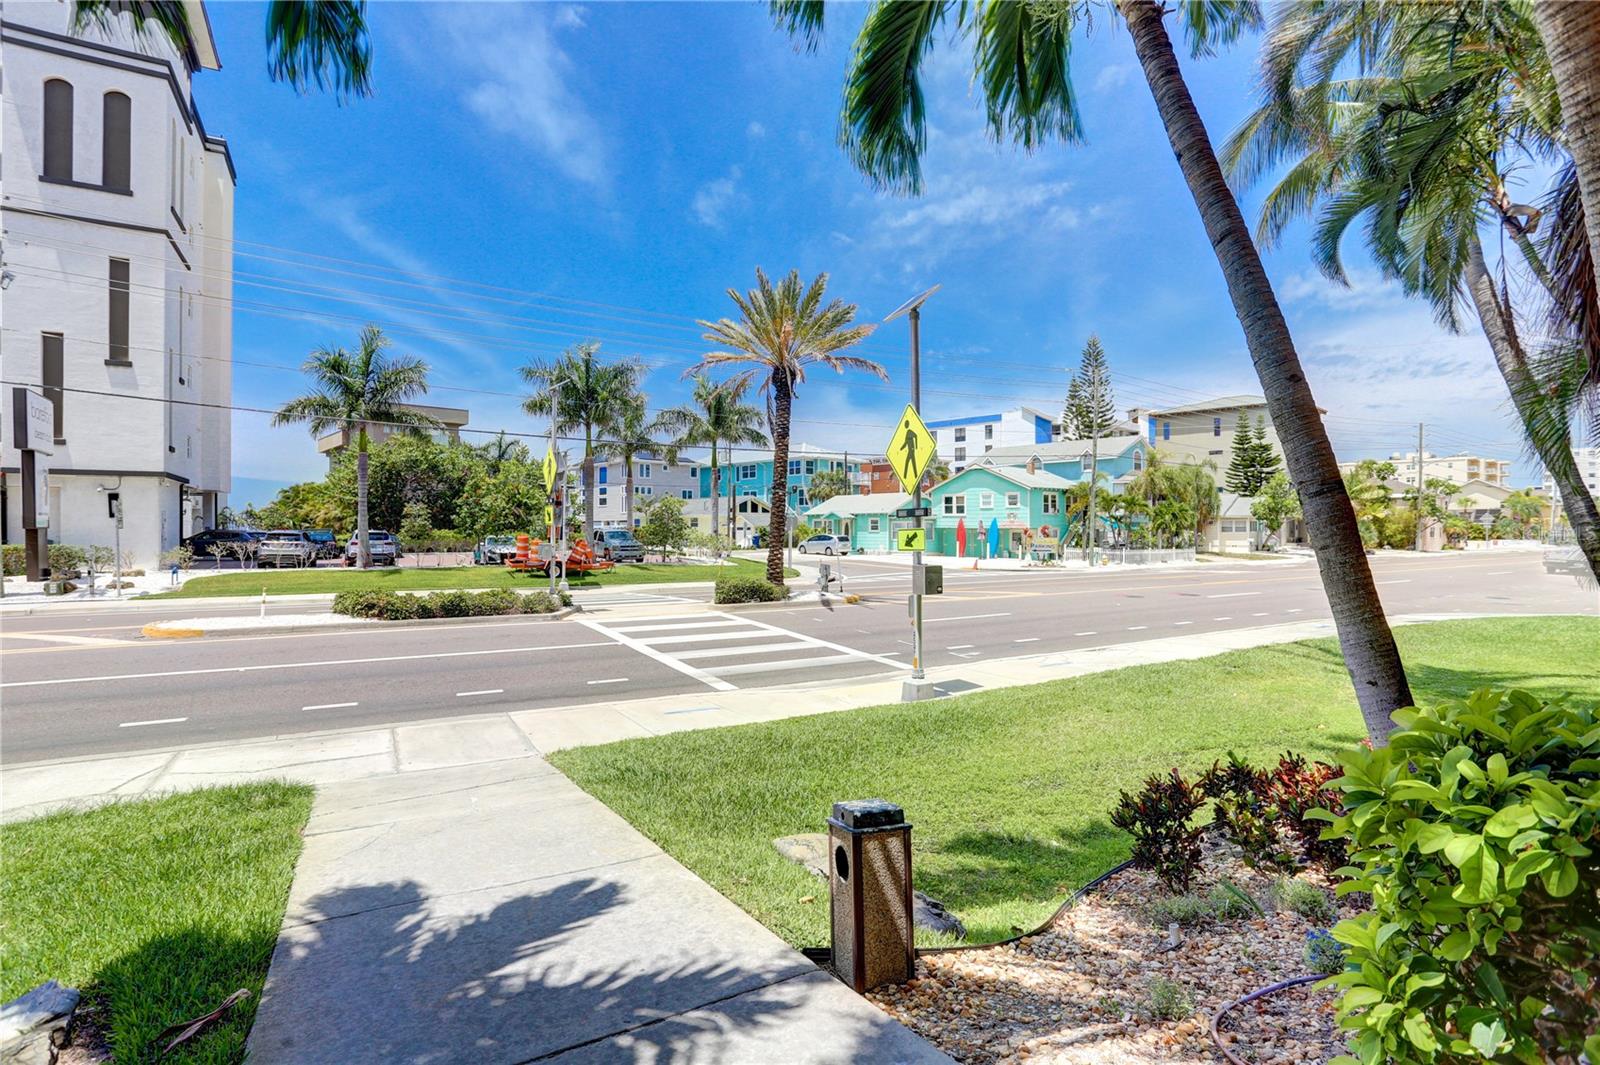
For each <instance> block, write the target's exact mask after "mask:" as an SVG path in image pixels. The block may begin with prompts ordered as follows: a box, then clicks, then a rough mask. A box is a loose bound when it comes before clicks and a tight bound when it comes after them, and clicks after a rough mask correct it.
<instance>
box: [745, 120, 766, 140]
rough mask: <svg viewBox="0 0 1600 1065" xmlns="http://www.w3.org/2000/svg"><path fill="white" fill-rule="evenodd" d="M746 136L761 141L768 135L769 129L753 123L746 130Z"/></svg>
mask: <svg viewBox="0 0 1600 1065" xmlns="http://www.w3.org/2000/svg"><path fill="white" fill-rule="evenodd" d="M744 131H745V134H746V135H747V136H749V137H750V138H751V139H753V140H759V139H761V138H762V137H765V136H766V135H767V127H766V126H763V125H762V124H761V123H759V122H752V123H750V124H749V125H748V126H746V127H745V128H744Z"/></svg>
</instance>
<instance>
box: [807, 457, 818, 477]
mask: <svg viewBox="0 0 1600 1065" xmlns="http://www.w3.org/2000/svg"><path fill="white" fill-rule="evenodd" d="M816 472H817V460H816V459H806V473H808V474H811V473H816Z"/></svg>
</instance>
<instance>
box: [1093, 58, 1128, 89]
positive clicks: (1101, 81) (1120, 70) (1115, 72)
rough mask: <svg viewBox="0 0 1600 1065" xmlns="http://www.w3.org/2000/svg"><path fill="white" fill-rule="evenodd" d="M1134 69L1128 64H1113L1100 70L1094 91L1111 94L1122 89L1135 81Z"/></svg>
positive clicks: (1095, 78) (1095, 79)
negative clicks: (1110, 92) (1112, 91)
mask: <svg viewBox="0 0 1600 1065" xmlns="http://www.w3.org/2000/svg"><path fill="white" fill-rule="evenodd" d="M1133 72H1134V68H1133V67H1132V66H1129V65H1128V64H1126V63H1112V64H1110V65H1109V66H1104V67H1101V68H1100V73H1098V74H1096V75H1095V76H1094V91H1095V92H1109V91H1111V90H1112V89H1120V88H1122V87H1123V86H1124V85H1126V84H1128V83H1129V82H1130V81H1132V80H1133Z"/></svg>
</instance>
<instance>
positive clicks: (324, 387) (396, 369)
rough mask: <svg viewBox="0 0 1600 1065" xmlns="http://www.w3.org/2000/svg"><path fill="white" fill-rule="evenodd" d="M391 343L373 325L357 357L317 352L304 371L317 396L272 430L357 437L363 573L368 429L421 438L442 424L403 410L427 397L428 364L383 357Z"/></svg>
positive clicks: (367, 553)
mask: <svg viewBox="0 0 1600 1065" xmlns="http://www.w3.org/2000/svg"><path fill="white" fill-rule="evenodd" d="M388 346H389V338H388V337H386V336H384V335H383V330H381V329H379V328H378V327H377V326H375V325H369V326H367V327H366V328H365V329H363V330H361V340H360V342H359V343H357V345H356V350H355V353H354V354H351V353H350V352H348V351H346V350H345V349H343V348H332V349H329V348H317V349H316V350H314V351H312V353H311V355H310V356H309V357H308V358H307V359H306V361H305V365H304V366H302V367H301V369H302V370H304V371H305V373H306V375H307V376H309V377H310V378H311V380H312V383H313V385H314V389H313V391H311V392H309V393H307V394H306V395H304V396H301V397H300V398H299V399H292V400H290V401H289V402H287V403H285V404H284V405H283V406H282V407H280V408H279V409H278V412H277V413H276V414H274V415H273V416H272V424H273V425H287V424H289V423H291V422H303V423H304V424H305V425H306V426H307V427H308V428H309V429H310V430H311V435H312V436H321V435H323V434H324V433H327V432H330V431H332V430H334V429H342V430H344V431H345V432H351V431H354V432H355V434H356V543H357V548H356V558H357V562H358V564H359V565H360V567H361V568H362V569H367V568H369V567H370V566H371V565H372V548H371V545H370V544H369V543H368V538H367V428H368V427H369V426H377V425H382V426H385V427H386V428H389V429H391V430H393V429H399V430H401V431H405V432H422V431H423V430H426V429H437V428H438V427H439V422H438V421H437V420H436V419H434V418H432V417H430V416H429V415H426V414H424V413H422V412H421V411H419V410H415V409H414V408H411V407H408V406H405V403H406V402H407V401H408V400H411V399H413V398H415V397H417V396H420V395H423V394H425V393H426V392H427V391H428V364H427V363H425V362H423V361H422V360H421V359H418V358H413V357H410V356H401V357H399V358H392V357H390V356H387V355H385V354H384V349H385V348H387V347H388Z"/></svg>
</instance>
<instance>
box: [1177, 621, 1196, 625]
mask: <svg viewBox="0 0 1600 1065" xmlns="http://www.w3.org/2000/svg"><path fill="white" fill-rule="evenodd" d="M1173 624H1174V625H1193V624H1194V622H1192V621H1174V622H1173Z"/></svg>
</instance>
